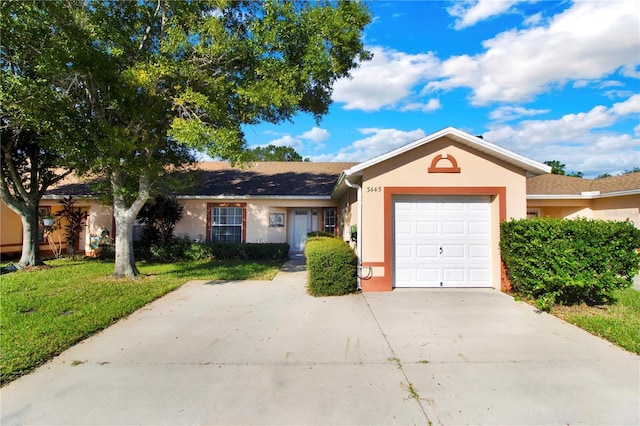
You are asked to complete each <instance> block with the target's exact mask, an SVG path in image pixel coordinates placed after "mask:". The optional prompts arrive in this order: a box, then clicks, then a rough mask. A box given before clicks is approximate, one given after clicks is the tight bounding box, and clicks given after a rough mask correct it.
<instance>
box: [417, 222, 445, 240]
mask: <svg viewBox="0 0 640 426" xmlns="http://www.w3.org/2000/svg"><path fill="white" fill-rule="evenodd" d="M438 225H439V222H437V221H435V220H420V221H418V222H417V223H416V233H415V235H412V237H418V238H423V237H424V238H430V237H435V236H437V235H438V234H439V231H438Z"/></svg>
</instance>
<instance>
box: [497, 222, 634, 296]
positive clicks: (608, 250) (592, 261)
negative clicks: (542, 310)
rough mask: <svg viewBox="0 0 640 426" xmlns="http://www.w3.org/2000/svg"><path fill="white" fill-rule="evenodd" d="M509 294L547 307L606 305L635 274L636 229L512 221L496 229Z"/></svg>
mask: <svg viewBox="0 0 640 426" xmlns="http://www.w3.org/2000/svg"><path fill="white" fill-rule="evenodd" d="M500 247H501V253H502V259H503V260H504V262H505V265H506V266H507V270H508V271H509V275H510V277H511V281H512V285H513V288H514V290H515V291H516V292H517V293H519V294H521V295H524V296H527V297H533V298H536V299H539V300H540V301H541V302H540V303H541V306H543V307H546V306H547V305H548V304H549V303H560V304H567V305H571V304H575V303H580V302H586V303H589V304H599V303H606V302H611V301H612V300H613V297H614V296H613V295H614V292H615V290H617V289H624V288H628V287H630V286H631V285H632V278H633V276H634V275H635V274H636V273H637V271H638V266H639V262H640V255H639V254H638V253H636V251H635V250H636V249H637V248H638V247H640V230H638V229H636V228H634V227H633V225H632V224H630V223H628V222H613V221H596V220H588V219H575V220H561V219H536V220H512V221H509V222H504V223H502V225H501V241H500Z"/></svg>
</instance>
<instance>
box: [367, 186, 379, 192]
mask: <svg viewBox="0 0 640 426" xmlns="http://www.w3.org/2000/svg"><path fill="white" fill-rule="evenodd" d="M367 192H382V187H381V186H367Z"/></svg>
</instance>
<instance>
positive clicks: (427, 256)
mask: <svg viewBox="0 0 640 426" xmlns="http://www.w3.org/2000/svg"><path fill="white" fill-rule="evenodd" d="M416 254H417V258H418V260H431V261H433V260H434V259H437V258H438V256H439V255H440V253H439V247H438V246H437V245H434V244H419V245H416Z"/></svg>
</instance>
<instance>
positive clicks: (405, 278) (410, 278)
mask: <svg viewBox="0 0 640 426" xmlns="http://www.w3.org/2000/svg"><path fill="white" fill-rule="evenodd" d="M414 273H415V269H414V268H409V267H406V268H396V281H397V282H399V283H401V284H402V283H411V282H414V281H415V276H414Z"/></svg>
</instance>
